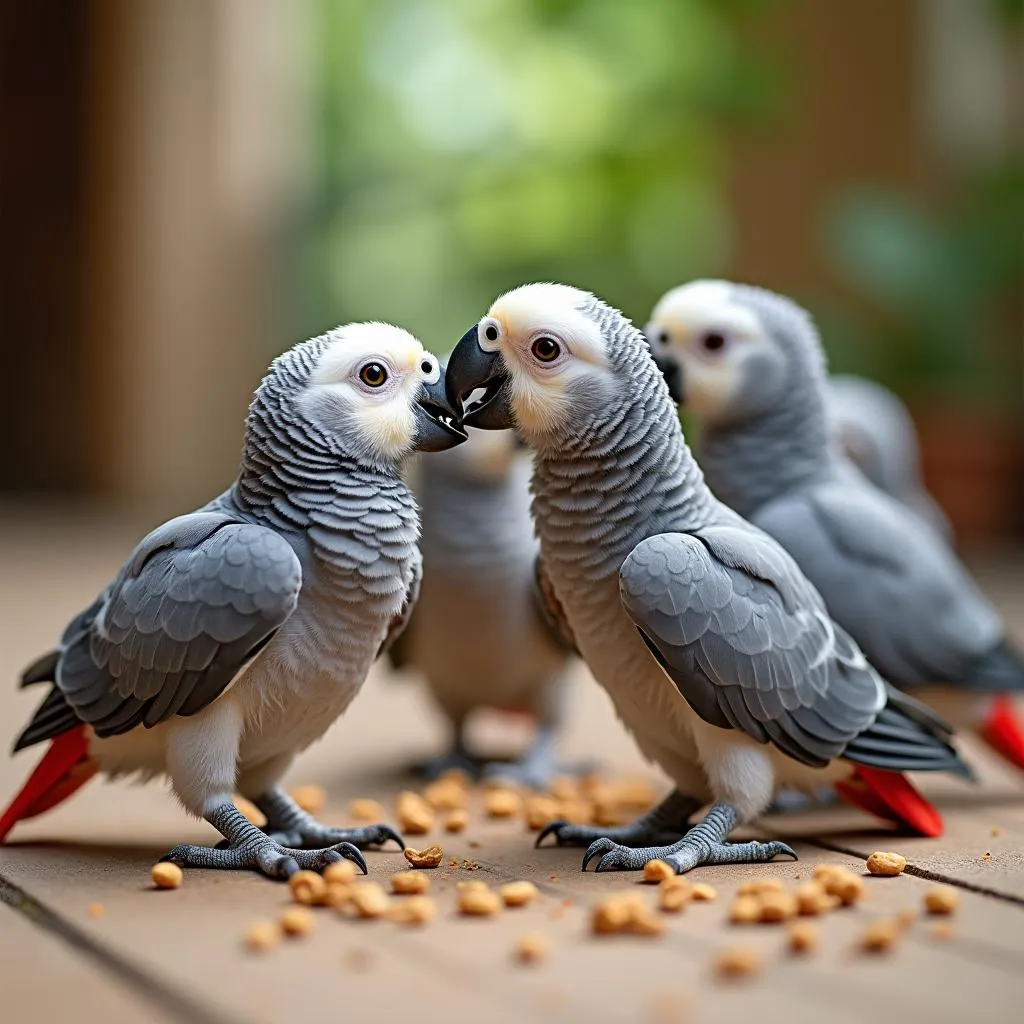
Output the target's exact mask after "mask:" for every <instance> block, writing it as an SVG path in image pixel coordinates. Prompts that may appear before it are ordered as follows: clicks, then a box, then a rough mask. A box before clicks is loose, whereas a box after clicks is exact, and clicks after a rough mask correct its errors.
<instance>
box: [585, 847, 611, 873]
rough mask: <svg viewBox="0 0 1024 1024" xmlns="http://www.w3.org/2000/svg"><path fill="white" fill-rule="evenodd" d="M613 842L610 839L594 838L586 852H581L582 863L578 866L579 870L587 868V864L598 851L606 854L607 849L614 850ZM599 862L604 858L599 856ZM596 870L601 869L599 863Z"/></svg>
mask: <svg viewBox="0 0 1024 1024" xmlns="http://www.w3.org/2000/svg"><path fill="white" fill-rule="evenodd" d="M614 849H615V844H614V843H613V842H612V841H611V840H610V839H595V840H594V841H593V842H592V843H591V844H590V845H589V846H588V847H587V852H586V853H585V854H583V864H582V866H581V867H580V870H581V871H586V870H587V865H588V864H589V863H590V862H591V861H592V860H593V859H594V858H595V857H596V856H597V855H598V854H600V853H604V854H607V853H608V851H609V850H614ZM601 862H602V863H603V862H604V858H603V857H602V858H601ZM597 870H598V871H600V870H601V868H600V865H599V866H598V869H597Z"/></svg>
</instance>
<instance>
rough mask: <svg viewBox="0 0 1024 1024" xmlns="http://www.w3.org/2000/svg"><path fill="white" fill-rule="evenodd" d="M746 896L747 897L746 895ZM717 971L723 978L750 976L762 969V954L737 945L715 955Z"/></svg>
mask: <svg viewBox="0 0 1024 1024" xmlns="http://www.w3.org/2000/svg"><path fill="white" fill-rule="evenodd" d="M744 898H746V897H744ZM714 967H715V973H716V974H718V976H719V977H721V978H729V979H738V978H749V977H751V976H752V975H754V974H758V973H759V972H760V970H761V956H760V954H759V953H758V952H757V950H754V949H746V948H744V947H742V946H736V947H734V948H732V949H726V950H723V951H722V952H721V953H719V954H718V956H716V957H715V964H714Z"/></svg>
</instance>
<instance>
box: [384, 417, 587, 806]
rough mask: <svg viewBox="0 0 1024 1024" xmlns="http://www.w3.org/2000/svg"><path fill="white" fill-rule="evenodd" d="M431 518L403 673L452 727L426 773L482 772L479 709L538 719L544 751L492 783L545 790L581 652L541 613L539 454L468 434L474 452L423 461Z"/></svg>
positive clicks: (498, 436)
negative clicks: (534, 506)
mask: <svg viewBox="0 0 1024 1024" xmlns="http://www.w3.org/2000/svg"><path fill="white" fill-rule="evenodd" d="M414 462H415V466H414V473H413V475H412V482H413V489H414V492H415V494H416V497H417V500H418V501H419V504H420V508H421V513H422V516H423V537H422V541H421V545H420V546H421V550H422V552H423V582H422V584H421V587H420V596H419V601H418V602H417V604H416V608H415V610H414V612H413V614H412V617H411V618H410V621H409V625H408V628H407V629H406V631H405V633H404V634H403V635H402V637H401V638H400V640H399V641H398V642H397V643H396V644H394V645H393V646H392V648H391V652H390V654H391V659H392V661H393V662H394V663H395V665H396V667H405V666H411V667H414V668H416V669H418V670H419V671H420V672H422V673H423V675H424V677H425V679H426V683H427V686H428V687H429V689H430V693H431V695H432V696H433V698H434V700H435V701H436V702H437V704H438V706H439V707H440V708H441V710H442V711H443V712H444V714H445V716H446V717H447V719H448V721H449V722H450V724H451V728H452V733H453V735H452V743H451V747H450V749H449V750H448V751H447V752H446V753H445V754H443V755H442V756H440V757H438V758H435V759H432V760H430V761H429V762H427V764H426V765H425V766H424V768H425V771H426V773H427V774H428V775H429V776H431V777H434V776H436V775H439V774H441V773H442V772H443V771H445V770H447V769H450V768H460V769H462V770H464V771H467V772H470V773H475V772H476V771H477V770H478V768H479V765H480V762H479V760H478V759H477V758H476V757H475V756H474V755H473V754H472V753H471V752H470V751H469V749H468V748H467V744H466V742H465V737H464V730H465V727H466V723H467V720H468V718H469V716H470V715H471V714H472V713H473V712H474V711H476V710H477V709H479V708H497V709H500V710H504V711H513V712H522V713H527V714H529V715H531V716H532V717H533V718H534V719H535V720H536V723H537V733H536V738H535V740H534V742H533V743H532V744H531V745H530V747H529V748H528V749H527V750H526V751H525V753H524V754H523V756H522V758H521V759H520V760H518V761H516V762H513V763H510V764H505V763H495V764H491V765H486V766H484V769H483V770H484V772H485V773H486V774H488V775H496V776H501V777H504V778H509V779H512V780H515V781H518V782H522V783H524V784H526V785H530V786H534V787H538V788H541V787H544V786H545V785H547V784H548V782H549V781H550V779H551V776H552V774H553V773H554V771H555V769H556V765H555V760H554V754H555V741H556V738H557V734H558V729H559V726H560V724H561V720H562V711H563V703H564V696H565V685H566V678H567V669H568V667H569V661H570V657H571V655H570V650H569V649H568V648H567V647H566V645H565V643H564V642H563V641H562V640H561V639H560V638H559V636H558V635H557V633H556V632H554V631H553V630H552V628H551V627H550V626H549V625H548V624H547V621H546V620H545V618H544V616H543V614H542V611H541V609H540V608H539V607H538V596H537V592H536V585H535V582H534V562H535V561H536V558H537V551H538V545H537V540H536V537H535V536H534V532H533V520H532V519H531V518H530V490H529V488H530V474H531V459H530V453H529V451H528V450H527V449H526V448H524V447H523V446H522V445H520V444H519V443H518V442H517V439H516V437H515V435H514V434H513V433H512V432H508V433H495V432H488V431H482V430H471V431H469V443H468V444H465V445H463V446H461V447H460V448H456V449H453V450H452V451H448V452H444V453H443V454H441V455H434V456H430V457H429V458H419V459H416V460H414Z"/></svg>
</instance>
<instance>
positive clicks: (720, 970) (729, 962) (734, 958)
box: [714, 946, 761, 979]
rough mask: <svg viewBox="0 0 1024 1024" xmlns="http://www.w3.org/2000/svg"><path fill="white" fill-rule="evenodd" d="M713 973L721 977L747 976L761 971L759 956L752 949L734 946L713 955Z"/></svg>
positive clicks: (735, 977)
mask: <svg viewBox="0 0 1024 1024" xmlns="http://www.w3.org/2000/svg"><path fill="white" fill-rule="evenodd" d="M714 968H715V973H716V974H718V976H719V977H721V978H728V979H740V978H748V977H751V976H752V975H755V974H758V973H760V971H761V956H760V954H759V953H758V952H757V951H756V950H753V949H747V948H745V947H743V946H735V947H733V948H732V949H726V950H723V952H721V953H719V954H718V956H716V957H715V963H714Z"/></svg>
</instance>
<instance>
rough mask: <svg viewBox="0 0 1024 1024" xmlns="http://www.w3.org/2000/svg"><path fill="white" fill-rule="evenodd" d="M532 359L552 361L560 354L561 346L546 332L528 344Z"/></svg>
mask: <svg viewBox="0 0 1024 1024" xmlns="http://www.w3.org/2000/svg"><path fill="white" fill-rule="evenodd" d="M530 351H531V352H532V353H533V357H534V359H536V360H538V361H539V362H542V363H553V362H554V361H555V360H556V359H557V358H558V357H559V356H560V355H561V354H562V346H561V345H559V344H558V342H557V341H555V339H554V338H549V337H548V336H547V335H546V334H545V335H542V336H541V337H539V338H537V339H536V340H535V341H534V343H533V344H532V345H531V346H530Z"/></svg>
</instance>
